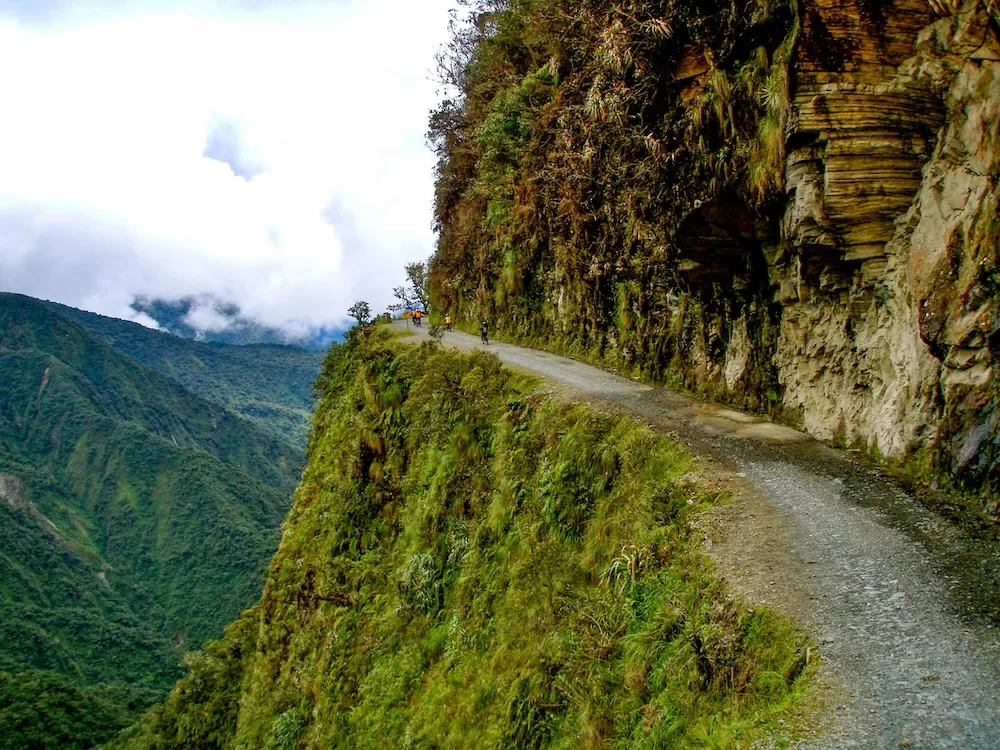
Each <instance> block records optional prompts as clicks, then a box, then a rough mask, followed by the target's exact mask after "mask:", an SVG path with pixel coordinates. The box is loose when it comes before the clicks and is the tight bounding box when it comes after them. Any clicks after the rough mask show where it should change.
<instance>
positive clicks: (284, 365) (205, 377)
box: [48, 302, 323, 450]
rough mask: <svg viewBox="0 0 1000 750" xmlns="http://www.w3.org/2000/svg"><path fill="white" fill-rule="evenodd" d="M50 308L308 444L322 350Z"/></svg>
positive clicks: (269, 428) (277, 433) (279, 434)
mask: <svg viewBox="0 0 1000 750" xmlns="http://www.w3.org/2000/svg"><path fill="white" fill-rule="evenodd" d="M48 304H49V305H50V306H51V307H52V309H53V310H55V312H57V313H58V314H59V315H61V316H63V317H64V318H67V319H68V320H71V321H73V322H74V323H78V324H79V325H81V326H83V327H84V328H85V329H87V330H88V331H89V332H90V333H92V334H94V335H95V336H96V337H97V338H98V339H100V340H101V341H104V342H105V343H107V344H110V345H111V346H112V347H114V348H115V349H117V350H118V351H119V352H122V353H123V354H127V355H128V356H129V357H132V358H133V359H135V360H137V361H139V362H142V363H143V364H145V365H149V366H150V367H152V368H153V369H154V370H157V371H159V372H160V373H162V374H164V375H167V376H169V377H171V378H173V379H174V380H176V381H177V382H179V383H180V384H181V385H183V386H184V387H185V388H187V389H188V390H190V391H192V392H193V393H196V394H198V395H199V396H201V397H203V398H205V399H208V400H209V401H212V402H213V403H215V404H218V405H219V406H222V407H224V408H225V409H227V410H228V411H230V412H232V413H234V414H237V415H239V416H242V417H244V418H246V419H249V420H250V421H251V422H253V423H254V424H256V425H257V426H258V427H260V428H261V429H263V430H264V431H266V432H268V433H269V434H271V435H272V436H273V437H276V438H279V439H281V440H284V441H285V442H287V443H289V444H290V445H292V446H294V447H296V448H299V449H303V450H304V449H305V444H306V437H307V436H308V434H309V426H310V423H311V421H312V410H313V401H312V384H313V381H314V380H316V375H317V373H318V372H319V368H320V364H321V363H322V361H323V355H322V353H319V352H314V351H306V350H304V349H299V348H297V347H293V346H277V345H267V344H252V345H247V346H234V345H228V344H220V343H202V342H196V341H191V340H188V339H183V338H180V337H178V336H175V335H172V334H169V333H166V332H163V331H154V330H151V329H149V328H146V327H144V326H141V325H139V324H138V323H131V322H129V321H125V320H119V319H117V318H109V317H105V316H103V315H96V314H94V313H90V312H85V311H83V310H77V309H75V308H72V307H66V306H64V305H59V304H56V303H54V302H50V303H48Z"/></svg>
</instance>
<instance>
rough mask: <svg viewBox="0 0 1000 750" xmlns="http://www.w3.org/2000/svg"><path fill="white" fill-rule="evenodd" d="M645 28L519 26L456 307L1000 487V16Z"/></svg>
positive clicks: (712, 3)
mask: <svg viewBox="0 0 1000 750" xmlns="http://www.w3.org/2000/svg"><path fill="white" fill-rule="evenodd" d="M616 1H617V0H612V2H611V5H612V6H614V5H615V4H616ZM491 7H493V6H491ZM560 7H561V6H560ZM600 7H604V5H601V6H600ZM624 7H625V6H624V5H622V7H621V8H619V10H621V11H622V12H621V13H619V14H618V15H615V14H611V16H608V15H607V14H604V13H603V12H598V10H599V8H598V6H597V5H594V4H590V3H579V4H574V5H573V8H572V10H571V11H570V10H566V12H560V13H558V14H554V15H553V14H551V13H548V12H547V11H546V8H548V9H549V10H551V7H550V4H548V3H546V2H543V1H542V0H539V2H536V3H530V4H515V5H514V6H513V7H512V8H511V9H510V10H508V11H506V13H507V14H508V15H507V16H502V14H501V16H493V18H494V19H496V18H501V20H500V21H497V23H496V29H498V31H496V34H495V35H494V36H492V37H489V36H486V37H483V38H482V39H481V40H480V42H479V44H480V47H479V48H478V49H479V50H480V52H482V53H483V54H482V57H479V58H476V59H477V66H480V67H474V68H473V71H474V72H475V71H478V72H479V74H480V75H481V77H480V78H476V77H475V75H472V74H470V75H471V76H472V77H471V79H470V82H469V83H468V85H467V86H466V88H465V92H464V93H465V100H464V104H463V105H462V106H461V107H459V106H458V105H456V104H455V103H454V102H446V106H444V107H443V108H442V109H441V110H440V111H439V112H437V113H436V115H435V118H436V119H433V120H432V126H434V125H436V126H437V127H438V130H437V131H435V132H436V134H437V135H436V138H437V142H438V143H440V144H441V146H440V150H439V154H440V155H442V161H441V162H440V163H439V180H438V196H437V204H436V216H437V220H438V223H439V228H440V230H441V239H440V242H439V245H438V249H437V252H436V254H435V257H434V259H433V261H432V264H431V278H432V286H433V288H434V290H435V291H434V294H435V296H436V300H435V303H436V305H437V308H438V309H441V310H445V309H447V310H449V311H451V312H452V313H453V314H455V315H456V316H457V317H458V318H459V319H460V320H462V319H465V320H474V321H475V320H479V319H481V318H489V319H490V320H491V321H493V324H494V326H495V328H496V329H497V330H498V332H500V333H502V334H506V335H508V336H511V337H513V338H517V339H520V340H522V341H525V342H527V343H531V344H535V345H538V344H540V345H543V346H547V347H553V348H557V349H560V350H564V351H570V352H576V353H582V354H584V355H586V356H589V357H592V358H594V359H599V360H601V361H602V362H604V363H605V364H607V365H609V366H611V367H614V368H617V369H619V370H621V371H623V372H626V373H628V374H635V375H639V376H643V377H647V378H652V379H655V380H660V381H663V382H666V383H668V384H670V385H677V386H681V387H685V388H687V389H689V390H692V391H695V392H698V393H700V394H702V395H704V396H707V397H710V398H715V399H719V400H723V401H726V402H728V403H731V404H734V405H736V406H739V407H742V408H746V409H752V410H757V411H762V412H768V413H771V414H773V415H775V416H776V417H779V418H782V419H785V420H786V421H789V422H791V423H794V424H796V425H797V426H800V427H802V428H803V429H805V430H806V431H808V432H810V433H811V434H813V435H815V436H817V437H818V438H821V439H823V440H828V441H831V442H834V443H837V444H840V445H849V446H857V447H863V448H866V449H868V450H870V451H872V452H875V453H878V454H881V455H882V456H885V457H887V458H889V459H891V460H893V461H897V462H908V463H909V464H910V466H911V467H912V468H914V469H916V470H919V471H920V472H921V473H926V474H927V475H934V476H945V475H947V476H950V477H952V478H953V479H956V480H958V481H959V482H960V483H964V484H966V485H967V486H969V487H982V486H987V487H992V488H993V489H994V490H1000V469H998V467H1000V416H997V413H998V409H997V406H998V393H1000V378H998V377H996V376H995V373H996V372H997V371H996V360H997V352H998V351H1000V306H998V301H997V300H998V299H1000V271H998V270H997V265H998V252H997V241H998V235H1000V230H998V209H997V204H998V194H997V187H996V181H997V175H998V159H1000V151H998V144H997V142H996V141H997V138H998V135H997V127H998V122H1000V117H998V115H1000V112H998V108H1000V81H998V72H1000V71H998V66H1000V43H998V41H997V39H998V32H1000V0H965V1H964V2H961V1H960V0H931V2H928V1H927V0H791V1H790V2H788V3H787V4H786V3H783V2H777V3H774V2H764V1H763V0H748V2H746V3H744V4H742V5H737V4H732V3H724V2H721V0H691V2H685V3H675V2H659V1H654V0H648V1H646V2H632V3H629V4H628V8H629V10H628V12H627V13H626V12H624ZM508 16H509V17H510V18H512V19H513V21H512V22H511V23H509V24H507V25H505V23H504V22H503V21H502V19H503V18H508ZM612 16H613V18H612V20H609V18H611V17H612ZM615 19H617V20H615ZM542 30H546V31H542ZM529 31H530V33H529ZM543 64H544V65H543ZM489 65H493V68H490V69H489V70H490V71H491V72H489V73H484V72H482V71H483V70H486V69H487V68H488V66H489ZM539 65H543V67H538V66H539ZM481 66H486V67H481ZM499 79H502V80H499ZM501 126H502V127H501ZM985 496H986V495H984V497H985Z"/></svg>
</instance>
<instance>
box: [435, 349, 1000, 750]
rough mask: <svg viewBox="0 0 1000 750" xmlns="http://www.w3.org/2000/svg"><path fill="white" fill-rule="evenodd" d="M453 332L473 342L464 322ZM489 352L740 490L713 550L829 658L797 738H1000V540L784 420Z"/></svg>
mask: <svg viewBox="0 0 1000 750" xmlns="http://www.w3.org/2000/svg"><path fill="white" fill-rule="evenodd" d="M422 335H426V334H425V333H423V332H422ZM445 343H446V344H447V345H453V346H458V347H459V348H463V349H470V348H473V347H475V346H478V341H477V340H476V339H475V338H473V337H472V336H468V335H465V334H462V333H453V334H448V335H447V336H446V338H445ZM489 350H490V351H492V352H493V353H495V354H497V355H498V356H499V357H500V358H501V359H502V360H503V361H505V362H506V363H508V364H510V365H513V366H515V367H519V368H523V369H525V370H528V371H530V372H533V373H535V374H537V375H540V376H542V377H543V378H545V380H546V381H547V382H548V383H549V384H550V385H551V387H553V388H554V389H555V390H556V391H557V392H562V393H563V394H564V395H565V396H566V397H568V398H574V399H584V400H586V401H588V402H590V403H592V404H594V405H595V406H597V407H598V408H606V409H611V410H621V411H627V412H629V413H631V414H633V415H635V416H637V417H639V418H640V419H644V420H645V421H647V422H649V423H650V424H652V425H653V426H655V427H658V428H660V429H663V430H666V431H669V432H671V433H673V434H674V435H675V436H676V437H678V438H679V439H680V440H682V441H684V442H685V443H687V444H688V446H689V447H690V449H691V450H692V452H693V453H694V454H695V455H696V456H697V457H698V459H699V462H700V464H701V466H702V471H703V472H704V476H705V479H706V480H708V481H712V482H716V483H718V484H719V485H721V486H723V487H725V488H726V489H730V490H732V491H733V492H734V494H735V500H734V502H732V503H731V504H729V505H726V506H723V507H721V508H719V509H717V510H716V511H714V512H713V513H712V514H710V515H709V516H708V517H707V518H706V519H705V528H704V531H705V535H706V541H707V544H708V547H709V551H710V552H711V554H712V555H713V557H714V558H715V559H716V560H717V561H718V563H719V565H720V568H721V570H722V571H723V573H724V575H725V576H726V577H727V579H728V580H729V581H730V583H731V585H732V586H733V587H734V588H735V589H736V590H738V591H739V592H740V593H741V594H743V595H744V596H745V597H747V599H748V600H750V601H751V602H757V603H761V604H766V605H768V606H772V607H775V608H776V609H780V610H782V611H784V612H786V613H788V614H790V615H791V616H793V617H795V618H796V619H797V620H798V621H799V622H800V623H802V624H804V625H805V626H806V627H807V628H808V629H809V631H810V633H811V634H812V637H813V639H814V641H815V643H816V645H817V649H818V652H819V654H820V656H821V658H822V666H821V669H820V672H819V677H820V680H821V682H822V683H824V684H826V685H827V686H828V690H827V691H826V702H827V705H828V711H827V712H826V714H827V715H826V716H825V717H823V718H822V719H821V720H820V721H821V723H822V724H823V728H822V729H821V730H818V731H817V732H816V733H815V736H814V737H810V738H808V739H805V740H802V741H801V742H800V743H799V744H798V745H797V746H798V747H802V748H843V747H858V748H895V747H913V748H984V749H986V748H995V747H998V746H1000V545H998V543H997V542H996V541H990V540H989V539H986V538H976V536H975V534H970V533H969V532H968V531H967V530H963V529H962V528H960V527H958V526H956V525H954V524H952V523H951V522H949V521H947V520H945V519H943V518H941V517H939V516H938V515H936V514H935V513H933V512H931V511H930V510H928V509H927V508H926V507H924V505H922V504H921V503H920V502H918V500H917V499H916V498H915V497H914V496H913V495H912V493H910V492H909V491H907V490H906V489H905V488H904V487H903V486H901V485H900V484H899V483H898V482H897V481H896V480H894V479H893V478H891V477H889V476H887V475H885V474H883V473H882V472H880V471H879V470H877V469H874V468H872V467H870V466H868V465H867V464H866V463H864V462H862V461H861V460H859V458H858V457H857V456H856V454H851V453H848V452H843V451H838V450H834V449H831V448H828V447H826V446H824V445H822V444H820V443H817V442H815V441H814V440H812V439H811V438H809V437H807V436H806V435H804V434H802V433H799V432H796V431H794V430H791V429H789V428H786V427H782V426H779V425H774V424H771V423H769V422H765V421H762V420H760V419H757V418H755V417H752V416H749V415H746V414H741V413H739V412H735V411H732V410H729V409H726V408H722V407H718V406H714V405H711V404H704V403H700V402H697V401H695V400H693V399H690V398H687V397H684V396H681V395H678V394H676V393H672V392H670V391H665V390H660V389H654V388H651V387H649V386H645V385H642V384H639V383H635V382H633V381H630V380H627V379H624V378H620V377H617V376H615V375H613V374H611V373H608V372H605V371H603V370H599V369H597V368H594V367H590V366H587V365H584V364H581V363H579V362H576V361H573V360H569V359H566V358H563V357H558V356H556V355H552V354H547V353H544V352H537V351H533V350H527V349H522V348H520V347H515V346H509V345H505V344H496V345H491V346H490V347H489Z"/></svg>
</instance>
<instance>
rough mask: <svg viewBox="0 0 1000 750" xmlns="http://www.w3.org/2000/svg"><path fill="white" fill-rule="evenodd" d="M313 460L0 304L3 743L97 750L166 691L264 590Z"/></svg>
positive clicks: (28, 309)
mask: <svg viewBox="0 0 1000 750" xmlns="http://www.w3.org/2000/svg"><path fill="white" fill-rule="evenodd" d="M301 460H302V454H301V453H299V452H298V451H297V450H295V449H294V448H292V447H290V446H288V445H287V444H285V443H284V442H282V441H279V440H276V439H274V438H272V437H270V436H269V435H267V434H266V433H264V432H262V431H261V430H260V429H259V428H257V427H255V426H254V425H253V424H252V423H250V422H247V421H245V420H242V419H240V418H237V417H235V416H233V415H232V414H230V413H229V412H227V411H226V410H224V409H223V408H222V407H219V406H216V405H215V404H212V403H210V402H208V401H206V400H204V399H202V398H200V397H198V396H196V395H194V394H192V393H190V392H189V391H187V390H185V389H184V388H183V387H182V386H180V385H179V384H178V383H176V382H175V381H173V380H171V379H170V378H167V377H166V376H164V375H161V374H159V373H157V372H155V371H154V370H151V369H149V368H147V367H145V366H143V365H141V364H139V363H137V362H135V361H134V360H132V359H130V358H128V357H126V356H124V355H122V354H120V353H118V352H116V351H115V350H113V349H112V348H111V347H109V346H108V345H106V344H104V343H103V342H101V341H99V340H97V339H96V338H94V337H93V336H91V335H90V334H89V333H88V332H87V331H85V330H84V329H83V328H81V327H80V326H78V325H76V324H75V323H72V322H70V321H69V320H67V319H66V318H64V317H62V316H60V315H58V314H57V313H56V312H55V311H53V309H52V308H51V307H49V306H48V305H46V304H45V303H42V302H39V301H37V300H33V299H30V298H27V297H21V296H17V295H6V294H5V295H0V515H2V519H0V534H2V537H3V544H2V545H0V568H2V573H3V577H2V579H0V623H2V625H0V638H2V643H0V671H2V672H4V673H5V676H4V677H3V679H2V680H0V685H2V687H0V737H2V738H3V739H0V746H5V747H18V746H30V742H42V743H43V744H44V743H47V745H48V746H71V745H73V743H76V746H80V747H85V746H89V745H88V744H87V743H88V742H90V743H91V744H92V743H93V741H95V740H96V738H98V737H100V736H107V733H108V732H109V731H113V730H114V729H115V728H116V727H119V726H121V725H122V724H123V723H126V722H127V721H128V720H130V718H131V717H132V716H134V714H135V712H136V711H138V710H140V709H142V708H143V707H145V706H146V705H148V703H149V702H150V701H151V700H153V699H154V698H156V697H158V696H160V695H162V694H163V692H164V691H165V690H166V688H168V687H169V685H170V684H171V683H172V682H173V680H174V679H176V677H177V676H178V675H179V674H180V670H179V662H180V655H181V650H182V647H183V646H184V645H185V644H186V646H187V648H191V647H192V646H197V645H198V644H200V642H201V641H202V640H204V639H206V638H210V637H216V636H217V635H218V634H219V633H220V632H221V630H222V627H223V626H224V625H225V624H226V623H228V622H230V621H231V620H232V619H233V618H234V617H235V616H236V615H237V614H238V613H239V612H240V611H241V610H242V609H243V608H245V607H247V606H249V605H250V604H252V603H253V602H255V601H256V600H257V598H258V597H259V595H260V587H261V582H262V575H263V572H264V569H265V567H266V564H267V561H268V560H269V559H270V557H271V555H272V554H273V552H274V549H275V547H276V545H277V541H278V537H277V534H278V527H279V526H280V523H281V520H282V518H283V516H284V513H285V511H286V510H287V508H288V504H289V496H290V493H291V490H292V488H293V487H294V485H295V482H296V481H297V478H298V475H299V470H300V466H301ZM11 675H13V676H11ZM60 732H65V733H64V734H59V733H60ZM3 743H6V744H3Z"/></svg>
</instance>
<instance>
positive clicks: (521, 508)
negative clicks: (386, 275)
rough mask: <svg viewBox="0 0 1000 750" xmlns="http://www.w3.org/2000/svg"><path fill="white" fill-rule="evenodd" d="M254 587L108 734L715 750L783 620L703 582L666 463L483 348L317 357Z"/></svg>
mask: <svg viewBox="0 0 1000 750" xmlns="http://www.w3.org/2000/svg"><path fill="white" fill-rule="evenodd" d="M318 390H319V391H320V393H321V400H320V403H319V407H318V410H317V414H316V419H315V424H314V430H313V434H312V438H311V440H310V444H309V458H308V464H307V468H306V470H305V473H304V476H303V481H302V484H301V485H300V487H299V489H298V491H297V493H296V497H295V502H294V504H293V507H292V510H291V512H290V514H289V516H288V518H287V520H286V522H285V525H284V530H283V534H282V541H281V545H280V547H279V550H278V553H277V554H276V556H275V558H274V560H273V562H272V564H271V569H270V574H269V578H268V582H267V585H266V588H265V592H264V595H263V599H262V601H261V603H260V604H259V605H258V606H256V607H254V608H252V609H250V610H248V611H247V612H245V613H244V615H243V616H242V618H241V619H240V620H238V621H237V622H236V623H235V624H234V625H232V626H231V627H230V628H229V629H228V630H227V631H226V635H225V636H224V637H223V639H222V640H221V641H218V642H215V643H212V644H209V645H208V646H207V647H206V649H205V651H204V653H202V654H199V655H197V656H196V657H194V658H193V659H192V660H191V662H190V665H191V672H190V674H189V675H188V676H187V677H186V678H185V679H184V680H182V681H181V682H180V683H179V684H178V686H177V687H176V688H175V690H174V692H173V694H172V695H171V697H170V699H169V700H168V701H167V702H166V703H165V704H164V705H163V706H160V707H158V708H156V709H154V710H153V711H151V712H150V713H149V714H147V715H146V716H145V717H144V719H143V721H142V723H141V724H139V725H137V726H136V727H134V728H132V729H131V730H129V731H128V732H127V733H125V734H123V736H122V737H120V738H119V740H118V741H117V742H116V743H115V746H118V747H136V748H139V747H160V748H167V747H177V746H187V747H195V746H197V747H267V748H279V747H282V748H292V747H303V746H308V747H324V748H332V747H471V746H478V747H522V748H531V747H574V748H575V747H593V748H596V747H668V746H669V747H704V746H713V747H724V746H732V743H733V742H734V741H735V740H736V739H737V738H740V739H741V740H742V739H750V738H753V737H755V736H759V735H760V734H761V733H762V732H766V731H768V728H769V721H773V712H774V711H776V710H780V709H782V708H783V707H786V706H788V705H789V702H790V700H791V698H792V696H793V695H794V691H795V685H796V681H797V679H798V678H799V676H800V675H801V673H802V670H803V668H804V665H805V661H806V660H805V658H804V655H803V654H804V651H803V646H804V644H803V643H802V642H801V639H800V636H799V635H797V634H796V633H795V632H794V631H793V630H791V629H790V628H789V626H788V625H787V624H786V623H784V622H783V621H782V620H781V619H780V618H779V617H778V616H776V615H775V614H774V613H772V612H770V611H768V610H766V609H760V608H759V609H756V610H750V609H747V608H745V607H743V606H742V605H741V604H740V602H739V601H738V600H736V599H734V598H733V597H732V595H730V594H729V593H728V592H727V591H726V590H725V587H724V586H723V585H722V584H721V583H720V582H719V581H718V580H717V579H716V578H714V577H713V574H712V569H711V565H710V563H709V562H708V561H707V558H706V557H705V556H704V555H703V554H702V553H701V552H700V550H699V544H698V534H697V533H696V532H694V531H693V530H692V529H691V527H690V525H689V523H688V521H689V517H690V514H691V513H694V512H697V511H698V510H699V509H700V508H702V507H704V506H705V504H707V503H710V502H712V501H713V500H714V497H713V496H711V494H708V493H706V492H705V491H704V490H700V489H698V487H697V486H696V485H695V484H694V483H692V481H691V480H690V474H689V471H690V463H689V459H688V458H687V457H686V455H685V454H684V453H683V452H682V450H681V449H680V448H679V447H678V446H677V445H676V444H675V443H673V442H671V441H669V440H667V439H666V438H663V437H660V436H657V435H656V434H654V433H653V432H652V431H651V430H649V429H647V428H645V427H643V426H641V425H639V424H637V423H635V422H634V421H631V420H629V419H623V418H615V417H609V416H603V415H599V414H597V413H595V412H593V411H591V410H590V409H588V408H585V407H582V406H570V405H567V404H564V403H559V402H555V401H552V400H550V399H548V398H546V397H545V396H544V395H542V394H540V393H538V392H536V391H535V390H534V389H533V388H532V387H531V385H530V384H529V383H526V382H525V381H524V380H522V379H520V378H518V377H517V376H515V375H513V374H512V373H511V372H510V371H509V370H506V369H504V368H503V367H501V366H500V363H499V361H498V360H497V359H495V358H494V357H492V356H490V355H487V354H483V353H474V354H471V355H462V354H457V353H454V352H450V351H445V350H443V349H441V348H440V347H438V346H437V345H435V344H425V345H423V346H421V347H406V346H403V345H401V344H398V343H395V342H393V340H392V339H391V338H390V336H389V334H388V333H386V332H385V331H384V330H380V329H377V328H376V329H373V330H366V331H359V330H357V329H356V330H355V332H354V334H353V335H352V336H351V337H350V338H349V340H348V342H347V343H346V344H344V345H342V346H338V347H335V348H334V349H333V350H332V351H331V353H330V354H329V355H328V358H327V360H326V363H325V365H324V369H323V372H322V375H321V377H320V380H319V382H318Z"/></svg>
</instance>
